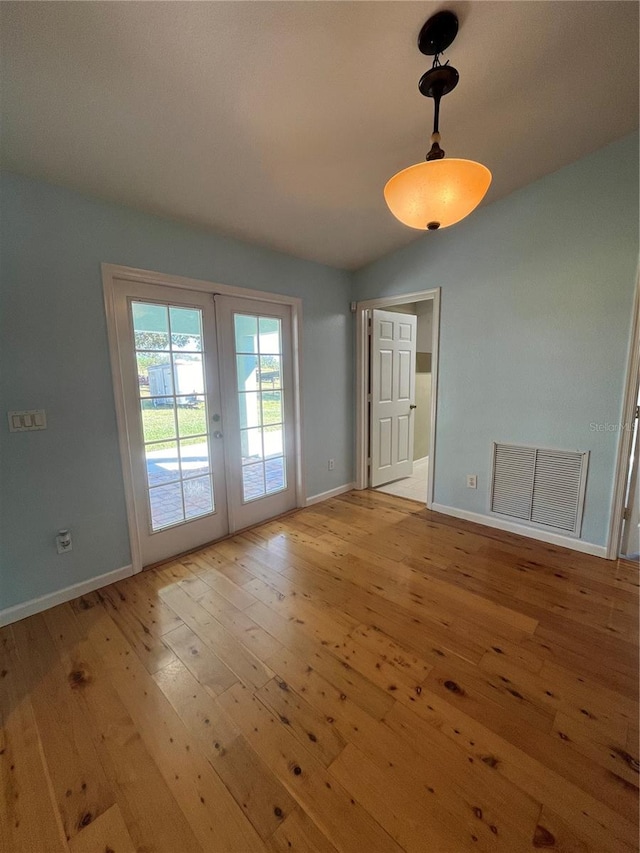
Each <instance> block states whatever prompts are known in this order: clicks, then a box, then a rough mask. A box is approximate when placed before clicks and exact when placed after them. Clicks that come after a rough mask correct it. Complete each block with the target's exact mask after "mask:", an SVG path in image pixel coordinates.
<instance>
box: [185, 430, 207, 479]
mask: <svg viewBox="0 0 640 853" xmlns="http://www.w3.org/2000/svg"><path fill="white" fill-rule="evenodd" d="M180 467H181V470H182V477H183V479H186V478H187V477H197V476H199V475H201V474H209V473H210V467H209V443H208V441H207V437H206V436H205V435H203V436H200V437H199V438H187V439H186V440H184V441H181V442H180Z"/></svg>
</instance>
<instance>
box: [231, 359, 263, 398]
mask: <svg viewBox="0 0 640 853" xmlns="http://www.w3.org/2000/svg"><path fill="white" fill-rule="evenodd" d="M236 361H237V366H238V391H257V390H258V356H257V355H239V356H236Z"/></svg>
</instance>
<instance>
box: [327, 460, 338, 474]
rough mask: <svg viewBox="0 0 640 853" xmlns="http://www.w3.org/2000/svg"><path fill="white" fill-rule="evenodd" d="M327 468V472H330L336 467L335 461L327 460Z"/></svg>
mask: <svg viewBox="0 0 640 853" xmlns="http://www.w3.org/2000/svg"><path fill="white" fill-rule="evenodd" d="M328 467H329V470H330V471H333V469H334V468H335V467H336V460H335V459H330V460H329V466H328Z"/></svg>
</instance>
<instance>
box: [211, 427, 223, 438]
mask: <svg viewBox="0 0 640 853" xmlns="http://www.w3.org/2000/svg"><path fill="white" fill-rule="evenodd" d="M213 437H214V438H222V433H221V432H220V430H219V429H217V430H216V431H215V432H214V434H213Z"/></svg>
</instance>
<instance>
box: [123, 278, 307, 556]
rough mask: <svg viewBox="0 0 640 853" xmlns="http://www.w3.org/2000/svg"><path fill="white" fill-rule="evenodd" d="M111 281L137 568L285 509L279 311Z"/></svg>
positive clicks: (284, 314) (290, 439)
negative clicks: (139, 561) (136, 546)
mask: <svg viewBox="0 0 640 853" xmlns="http://www.w3.org/2000/svg"><path fill="white" fill-rule="evenodd" d="M116 285H117V286H116V288H115V290H114V315H115V333H116V339H117V352H118V362H119V374H120V379H121V397H122V401H121V402H122V407H121V408H122V409H123V415H124V424H123V425H122V424H121V433H122V432H123V431H124V436H122V437H121V440H123V442H124V445H125V452H124V454H123V455H124V457H125V458H126V459H127V461H128V469H129V470H128V473H129V474H130V476H129V477H128V478H127V479H128V480H129V483H130V492H131V495H130V499H131V503H132V505H133V506H132V508H130V509H132V510H133V511H132V512H131V511H130V519H131V517H133V519H134V524H135V528H136V529H135V533H136V535H137V542H138V546H139V552H140V559H141V564H142V565H150V564H152V563H155V562H158V561H160V560H163V559H167V558H169V557H171V556H174V555H176V554H179V553H182V552H184V551H188V550H190V549H193V548H197V547H198V546H199V545H203V544H205V543H207V542H212V541H214V540H216V539H220V538H222V537H223V536H225V535H226V534H227V533H230V532H234V531H236V530H240V529H242V528H244V527H248V526H249V525H252V524H256V523H258V522H260V521H263V520H265V519H267V518H271V517H273V516H274V515H279V514H280V513H283V512H286V511H287V510H289V509H293V508H294V507H295V506H296V503H297V498H296V470H295V466H296V448H295V429H294V419H295V416H294V401H293V382H294V371H293V347H292V329H291V309H290V307H289V306H288V305H282V304H279V303H271V302H261V301H256V300H253V299H244V298H234V297H228V296H218V295H216V296H215V297H214V296H212V294H208V293H202V292H199V291H190V290H183V289H182V288H175V289H174V288H169V287H166V286H156V285H152V284H139V283H132V282H116Z"/></svg>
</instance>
